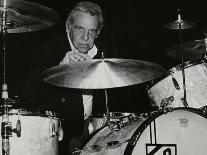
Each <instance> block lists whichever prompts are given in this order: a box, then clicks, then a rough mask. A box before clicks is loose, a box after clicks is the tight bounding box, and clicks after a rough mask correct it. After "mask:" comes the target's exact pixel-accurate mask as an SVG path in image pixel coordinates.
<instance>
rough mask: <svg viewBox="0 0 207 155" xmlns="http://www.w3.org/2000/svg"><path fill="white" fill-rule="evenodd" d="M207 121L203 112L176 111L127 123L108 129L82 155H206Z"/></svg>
mask: <svg viewBox="0 0 207 155" xmlns="http://www.w3.org/2000/svg"><path fill="white" fill-rule="evenodd" d="M206 129H207V119H206V117H205V116H204V114H203V113H201V111H200V110H198V109H194V108H181V107H180V108H175V109H174V110H173V111H171V112H168V113H164V111H159V112H156V113H155V114H153V115H149V116H147V117H140V118H139V119H138V120H136V121H133V122H131V123H129V124H126V125H125V126H123V127H122V129H120V130H116V129H115V128H114V126H106V127H104V128H102V129H101V130H99V131H98V132H97V133H96V134H95V135H94V136H93V137H92V138H91V139H90V140H89V141H88V142H87V143H86V145H85V146H84V148H83V150H82V151H81V155H89V154H90V155H115V154H117V155H138V154H140V155H155V154H156V155H167V154H169V155H196V154H199V155H201V154H202V155H204V154H206V145H207V141H206V139H207V130H206Z"/></svg>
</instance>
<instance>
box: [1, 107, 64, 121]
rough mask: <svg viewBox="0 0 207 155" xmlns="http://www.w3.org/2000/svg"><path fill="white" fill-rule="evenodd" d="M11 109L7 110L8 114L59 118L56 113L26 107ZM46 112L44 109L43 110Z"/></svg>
mask: <svg viewBox="0 0 207 155" xmlns="http://www.w3.org/2000/svg"><path fill="white" fill-rule="evenodd" d="M11 110H13V111H9V116H15V115H22V116H40V117H45V118H54V119H60V118H59V117H58V115H57V114H55V115H52V114H51V115H49V114H46V113H42V112H40V111H32V110H28V109H21V108H20V109H11ZM45 112H46V111H45ZM0 116H2V113H1V112H0Z"/></svg>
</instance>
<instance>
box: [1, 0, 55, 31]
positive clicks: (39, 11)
mask: <svg viewBox="0 0 207 155" xmlns="http://www.w3.org/2000/svg"><path fill="white" fill-rule="evenodd" d="M3 7H4V0H0V19H2V17H3V12H4V8H3ZM6 14H7V20H6V23H7V25H6V28H7V31H8V33H22V32H31V31H37V30H41V29H45V28H48V27H49V26H52V25H54V24H55V23H56V22H57V20H58V15H57V13H56V12H55V11H54V10H53V9H51V8H48V7H46V6H43V5H40V4H37V3H33V2H28V1H23V0H7V1H6ZM0 26H2V22H1V23H0Z"/></svg>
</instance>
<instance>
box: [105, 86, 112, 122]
mask: <svg viewBox="0 0 207 155" xmlns="http://www.w3.org/2000/svg"><path fill="white" fill-rule="evenodd" d="M104 93H105V104H106V123H105V125H110V124H111V123H110V113H109V106H108V93H107V90H106V89H105V90H104Z"/></svg>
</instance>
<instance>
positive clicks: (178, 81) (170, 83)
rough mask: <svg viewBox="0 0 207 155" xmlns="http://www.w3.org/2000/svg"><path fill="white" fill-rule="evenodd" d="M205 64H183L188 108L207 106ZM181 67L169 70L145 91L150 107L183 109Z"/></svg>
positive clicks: (199, 62) (200, 62) (196, 62)
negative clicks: (150, 103) (149, 100)
mask: <svg viewBox="0 0 207 155" xmlns="http://www.w3.org/2000/svg"><path fill="white" fill-rule="evenodd" d="M206 66H207V63H205V62H203V61H200V60H199V61H195V62H185V65H184V72H185V85H186V100H187V103H188V105H189V107H192V108H200V107H203V106H205V105H206V104H207V68H206ZM181 67H182V66H181V65H178V66H176V67H174V68H172V69H170V70H169V71H168V72H167V74H166V75H165V76H164V77H162V78H161V80H158V81H153V82H152V84H151V85H148V88H147V91H148V95H149V98H150V99H151V101H152V106H158V107H159V108H163V107H183V106H184V105H183V102H182V100H183V97H184V91H183V90H184V89H183V76H182V68H181Z"/></svg>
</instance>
